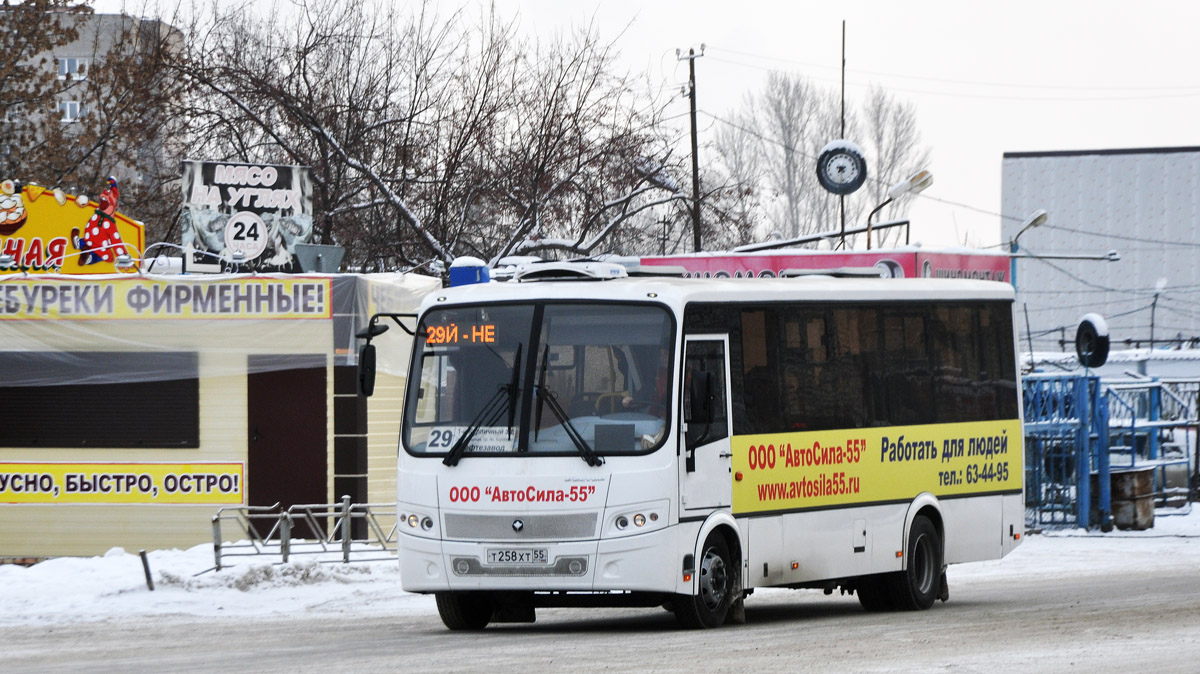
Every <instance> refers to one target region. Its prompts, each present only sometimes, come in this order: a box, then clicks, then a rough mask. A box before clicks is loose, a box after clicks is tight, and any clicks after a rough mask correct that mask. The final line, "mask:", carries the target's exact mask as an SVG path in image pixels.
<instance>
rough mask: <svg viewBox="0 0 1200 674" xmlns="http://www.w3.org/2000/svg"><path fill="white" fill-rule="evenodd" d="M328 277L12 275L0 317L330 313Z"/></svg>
mask: <svg viewBox="0 0 1200 674" xmlns="http://www.w3.org/2000/svg"><path fill="white" fill-rule="evenodd" d="M331 283H332V281H331V280H330V279H329V278H309V277H303V276H293V277H288V278H271V277H265V276H264V277H255V278H243V279H224V280H220V281H212V282H208V281H196V282H192V281H155V280H150V279H145V278H140V277H128V278H114V279H107V280H99V279H98V280H94V281H89V280H82V279H81V280H77V281H76V280H57V279H13V280H9V281H5V282H4V283H0V320H5V319H8V320H30V319H49V320H63V319H76V320H77V319H127V318H133V319H140V320H145V319H156V318H172V319H180V318H183V319H189V318H205V319H209V318H255V319H262V318H284V319H296V318H330V317H331V316H332V315H333V309H332V306H333V303H332V297H331V293H330V288H331Z"/></svg>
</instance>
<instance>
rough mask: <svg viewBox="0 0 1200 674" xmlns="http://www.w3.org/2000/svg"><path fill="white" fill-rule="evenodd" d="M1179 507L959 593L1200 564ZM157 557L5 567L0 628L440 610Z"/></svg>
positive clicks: (370, 581)
mask: <svg viewBox="0 0 1200 674" xmlns="http://www.w3.org/2000/svg"><path fill="white" fill-rule="evenodd" d="M1167 513H1172V514H1169V515H1168V514H1167ZM1177 513H1180V511H1174V510H1160V511H1159V513H1158V515H1157V516H1156V518H1155V522H1154V528H1153V529H1149V530H1147V531H1141V532H1130V531H1113V532H1111V533H1108V534H1101V533H1099V532H1086V531H1083V530H1067V531H1058V532H1048V533H1045V534H1038V535H1031V536H1028V537H1026V539H1025V541H1024V542H1023V544H1022V545H1021V546H1020V547H1018V548H1017V550H1016V551H1015V552H1013V553H1012V554H1011V555H1009V556H1008V557H1006V558H1004V559H1002V560H995V561H988V562H978V563H973V564H963V565H957V566H954V567H952V568H951V570H950V587H951V596H952V597H953V592H954V587H955V586H958V585H969V584H972V583H979V582H986V581H992V580H1000V579H1003V578H1006V577H1030V576H1043V577H1047V578H1054V577H1063V576H1067V575H1079V574H1112V573H1121V572H1123V571H1126V570H1128V571H1130V572H1133V571H1138V570H1145V569H1146V568H1147V567H1146V565H1147V564H1156V563H1159V564H1174V565H1176V566H1178V565H1179V563H1180V555H1185V556H1186V557H1188V558H1190V559H1193V560H1196V563H1197V565H1200V508H1196V509H1192V510H1191V511H1190V512H1188V511H1184V513H1185V514H1177ZM149 560H150V569H151V571H152V574H153V579H154V584H155V590H154V591H153V592H151V591H149V590H148V588H147V587H146V582H145V576H144V573H143V569H142V561H141V558H140V557H139V556H138V555H137V554H136V553H130V552H126V551H125V550H121V549H120V548H115V549H113V550H110V551H109V552H108V553H107V554H105V555H104V556H102V557H91V558H61V559H53V560H49V561H46V562H42V563H41V564H37V565H35V566H32V567H28V568H25V567H20V566H13V565H6V566H0V606H3V607H4V611H3V612H0V627H2V626H14V625H61V624H70V623H78V622H91V621H107V620H110V619H130V618H153V617H156V616H164V617H165V616H179V617H187V618H192V619H195V618H211V619H214V620H223V619H230V618H233V619H237V618H244V617H256V616H274V617H287V616H290V615H300V614H303V615H305V616H307V617H314V616H319V615H330V616H347V615H353V616H356V617H369V616H383V615H396V614H401V613H426V614H429V615H436V608H435V607H434V605H433V599H432V597H427V596H420V595H413V594H409V593H406V592H403V591H402V590H401V589H400V576H399V569H398V564H396V563H395V562H394V561H391V562H369V563H356V564H351V565H343V564H340V563H324V564H323V563H319V562H316V561H302V562H296V563H290V564H287V565H271V564H264V563H256V562H252V561H245V560H243V563H242V564H240V565H239V566H236V567H233V568H227V569H223V570H222V571H220V572H214V571H207V572H205V570H206V569H210V568H211V567H212V565H213V557H212V546H209V545H199V546H196V547H194V548H191V549H189V550H159V551H154V552H150V553H149ZM197 574H198V575H197ZM757 596H759V595H758V593H756V597H757Z"/></svg>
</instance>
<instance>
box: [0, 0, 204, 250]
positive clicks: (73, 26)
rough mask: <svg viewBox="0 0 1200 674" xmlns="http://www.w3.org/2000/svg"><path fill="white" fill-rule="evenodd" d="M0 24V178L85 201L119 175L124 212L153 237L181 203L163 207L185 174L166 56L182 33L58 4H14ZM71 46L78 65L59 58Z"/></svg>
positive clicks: (52, 0)
mask: <svg viewBox="0 0 1200 674" xmlns="http://www.w3.org/2000/svg"><path fill="white" fill-rule="evenodd" d="M0 21H2V30H0V42H2V43H3V48H0V52H2V54H0V63H3V62H4V61H7V63H3V66H0V108H3V113H4V119H5V122H4V128H5V140H4V143H5V152H4V153H3V154H0V175H3V176H4V177H6V178H14V179H18V180H22V181H26V182H31V183H37V184H41V185H45V186H48V187H62V188H64V189H65V190H67V191H69V192H73V193H80V194H88V193H92V194H95V192H97V191H99V190H101V189H103V188H104V186H105V185H106V183H107V180H106V179H107V177H108V176H110V175H112V176H115V177H116V178H117V179H118V182H119V184H120V186H121V210H122V211H125V212H127V213H136V214H137V217H139V218H142V219H144V220H145V221H146V222H148V223H150V229H151V231H150V236H151V238H153V237H155V235H156V232H155V225H156V224H158V223H163V222H170V220H171V219H172V214H173V211H174V210H175V208H176V205H175V204H176V203H177V198H174V197H175V195H174V194H173V193H171V194H170V197H171V198H164V197H165V196H166V195H165V193H164V185H165V184H166V183H168V182H169V181H171V180H173V179H175V178H176V177H177V174H178V165H177V164H176V163H173V162H169V161H166V160H165V157H166V156H167V155H168V153H169V148H168V146H169V145H170V143H171V141H173V140H175V139H178V138H181V135H180V134H178V133H176V131H177V129H178V127H177V125H176V124H174V119H175V118H174V117H173V116H172V115H170V114H168V112H167V107H168V104H169V102H170V101H172V100H173V99H174V97H175V96H176V94H177V92H176V91H175V89H174V87H173V84H172V80H171V79H170V77H169V76H168V75H169V73H168V71H167V69H166V68H165V65H164V54H165V52H166V51H167V50H168V49H170V48H172V46H173V44H176V43H177V42H178V39H179V33H178V32H176V31H173V30H171V29H170V28H169V27H168V26H167V25H166V24H164V23H163V22H160V21H155V20H141V19H135V18H132V17H127V16H118V15H95V14H92V13H91V11H90V9H88V8H87V7H86V6H83V5H74V4H68V3H66V2H59V1H57V0H35V1H33V2H27V3H24V4H21V5H14V6H7V5H6V6H5V7H3V8H0ZM64 47H68V49H69V51H67V52H66V53H69V54H71V56H70V57H67V58H58V59H55V52H56V51H59V50H62V49H63V48H64ZM148 130H154V131H155V132H156V133H148V132H147V131H148ZM158 234H161V232H158Z"/></svg>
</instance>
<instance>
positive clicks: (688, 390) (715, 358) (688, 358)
mask: <svg viewBox="0 0 1200 674" xmlns="http://www.w3.org/2000/svg"><path fill="white" fill-rule="evenodd" d="M683 367H684V370H683V371H684V403H683V408H684V410H685V412H684V414H685V416H684V420H685V421H687V424H688V428H687V446H688V447H689V448H694V447H698V446H700V445H706V444H708V443H711V442H716V441H717V440H724V439H725V438H727V437H729V419H728V417H727V416H726V413H725V409H726V405H725V389H726V387H725V344H724V342H718V341H716V340H707V339H706V340H697V341H694V342H688V345H687V352H686V353H685V355H684V364H683ZM706 395H707V396H709V397H708V398H705V397H704V396H706ZM705 408H707V409H705ZM696 409H704V410H705V411H704V412H703V413H702V414H703V417H704V418H705V422H704V423H701V422H699V421H697V418H696V416H695V414H694V411H695V410H696Z"/></svg>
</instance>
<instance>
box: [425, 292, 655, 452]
mask: <svg viewBox="0 0 1200 674" xmlns="http://www.w3.org/2000/svg"><path fill="white" fill-rule="evenodd" d="M674 329H675V326H674V321H673V320H672V318H671V315H670V313H669V312H668V311H667V310H666V309H665V308H663V307H662V306H658V305H646V304H575V303H561V304H560V303H546V304H532V303H529V304H503V305H487V306H461V307H447V308H445V309H436V310H433V311H430V312H428V313H427V314H426V315H425V317H424V318H423V319H422V323H421V326H420V330H419V332H418V340H417V342H418V343H417V347H416V351H415V353H414V357H413V365H412V373H411V377H412V379H411V381H410V385H409V395H408V399H407V404H406V409H405V418H404V430H403V441H404V446H405V448H406V449H407V450H408V451H409V452H411V453H413V454H438V455H440V454H450V455H451V456H453V457H454V461H455V462H456V461H457V458H458V457H459V456H462V455H471V454H517V453H524V452H537V453H546V454H579V455H581V456H583V458H584V459H585V460H587V461H588V463H592V464H598V463H600V462H602V459H598V458H597V457H601V456H605V455H614V454H633V453H640V452H646V451H652V450H653V449H655V448H657V447H658V446H659V445H661V444H662V442H663V440H664V438H665V436H666V432H665V431H666V428H667V423H668V419H669V415H668V409H669V407H670V391H671V385H670V382H671V381H672V379H671V376H672V362H673V358H672V353H673V335H674Z"/></svg>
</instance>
